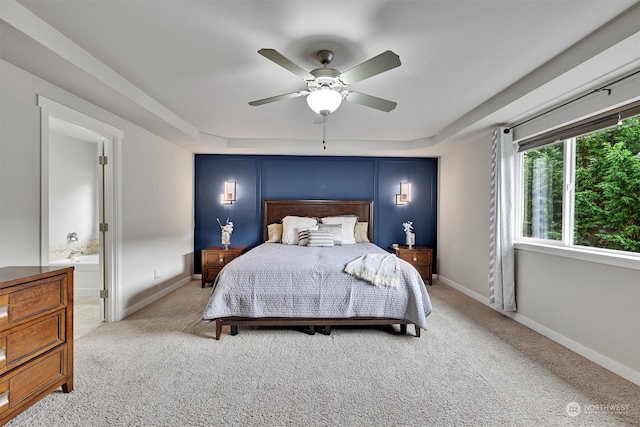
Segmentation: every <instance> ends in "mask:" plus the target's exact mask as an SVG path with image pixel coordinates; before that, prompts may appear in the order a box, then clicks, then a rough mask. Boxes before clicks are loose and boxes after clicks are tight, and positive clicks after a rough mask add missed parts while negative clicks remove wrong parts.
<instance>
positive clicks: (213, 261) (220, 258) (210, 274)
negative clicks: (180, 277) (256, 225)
mask: <svg viewBox="0 0 640 427" xmlns="http://www.w3.org/2000/svg"><path fill="white" fill-rule="evenodd" d="M245 249H247V248H246V247H245V246H235V247H230V248H229V249H225V248H223V247H221V246H211V247H208V248H205V249H203V250H202V287H203V288H204V285H205V284H206V283H213V282H214V281H215V280H216V277H218V273H220V271H221V270H222V268H223V267H224V266H225V265H227V264H229V263H230V262H231V261H233V260H234V259H236V258H237V257H239V256H240V255H242V253H243V252H244V251H245Z"/></svg>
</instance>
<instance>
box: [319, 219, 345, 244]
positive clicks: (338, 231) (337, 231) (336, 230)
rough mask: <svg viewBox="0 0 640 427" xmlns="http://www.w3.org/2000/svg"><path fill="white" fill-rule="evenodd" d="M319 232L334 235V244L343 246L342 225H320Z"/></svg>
mask: <svg viewBox="0 0 640 427" xmlns="http://www.w3.org/2000/svg"><path fill="white" fill-rule="evenodd" d="M318 230H320V231H326V232H327V233H331V234H333V244H334V245H335V246H340V245H342V224H318Z"/></svg>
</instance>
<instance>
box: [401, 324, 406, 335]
mask: <svg viewBox="0 0 640 427" xmlns="http://www.w3.org/2000/svg"><path fill="white" fill-rule="evenodd" d="M400 333H401V334H402V335H407V324H406V323H403V324H401V325H400Z"/></svg>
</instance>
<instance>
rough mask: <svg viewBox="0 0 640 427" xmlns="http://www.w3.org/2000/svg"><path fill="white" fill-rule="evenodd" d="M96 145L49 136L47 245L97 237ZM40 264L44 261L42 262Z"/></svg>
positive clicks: (68, 138) (53, 135) (70, 138)
mask: <svg viewBox="0 0 640 427" xmlns="http://www.w3.org/2000/svg"><path fill="white" fill-rule="evenodd" d="M97 159H98V144H96V143H91V142H87V141H80V140H78V139H75V138H72V137H69V136H66V135H62V134H58V133H50V134H49V246H53V245H63V244H65V243H67V234H69V233H71V232H75V233H77V234H78V241H80V242H86V241H88V240H92V239H97V238H98V187H97V185H98V184H97V182H96V181H97V173H98V172H97V167H98V160H97ZM43 261H44V260H43Z"/></svg>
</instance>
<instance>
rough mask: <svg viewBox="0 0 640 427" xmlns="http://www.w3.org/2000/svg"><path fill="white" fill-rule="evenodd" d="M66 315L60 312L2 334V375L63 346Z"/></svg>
mask: <svg viewBox="0 0 640 427" xmlns="http://www.w3.org/2000/svg"><path fill="white" fill-rule="evenodd" d="M65 315H66V311H65V310H64V309H63V310H59V311H57V312H54V313H52V314H49V315H47V316H44V317H41V318H38V319H37V320H34V321H31V322H28V323H25V324H22V325H20V326H18V327H16V328H13V329H11V330H8V331H5V332H2V333H0V374H3V373H5V372H6V371H8V370H10V369H13V368H14V367H16V366H18V365H19V364H21V363H24V362H26V361H28V360H30V359H33V358H34V357H36V356H38V355H40V354H42V353H44V352H46V351H47V350H50V349H52V348H54V347H55V346H57V345H60V344H62V343H63V342H64V341H65Z"/></svg>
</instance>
